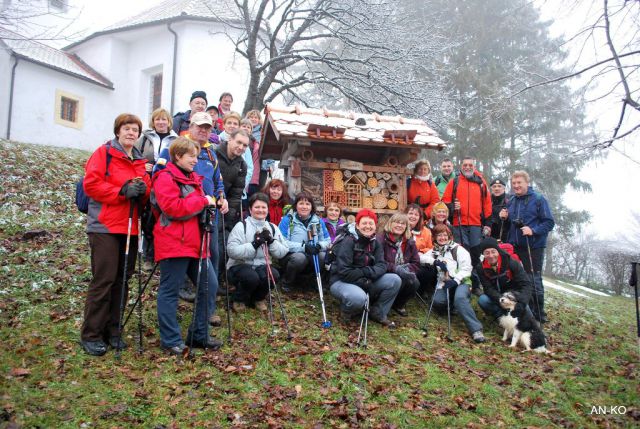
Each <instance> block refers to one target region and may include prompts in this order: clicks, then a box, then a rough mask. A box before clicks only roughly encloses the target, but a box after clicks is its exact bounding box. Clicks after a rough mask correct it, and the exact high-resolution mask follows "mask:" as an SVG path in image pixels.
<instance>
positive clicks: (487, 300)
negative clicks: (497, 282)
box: [478, 293, 533, 319]
mask: <svg viewBox="0 0 640 429" xmlns="http://www.w3.org/2000/svg"><path fill="white" fill-rule="evenodd" d="M478 305H479V306H480V308H482V311H484V312H485V314H487V315H488V316H491V317H493V318H494V319H498V317H500V316H504V315H505V314H507V310H505V309H504V308H502V307H500V304H498V303H497V302H496V301H494V300H493V299H491V297H490V296H489V295H487V294H484V293H483V294H482V295H480V296H479V297H478ZM527 312H528V313H529V314H530V315H531V317H533V313H531V308H529V306H528V305H527Z"/></svg>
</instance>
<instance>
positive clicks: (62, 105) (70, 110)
mask: <svg viewBox="0 0 640 429" xmlns="http://www.w3.org/2000/svg"><path fill="white" fill-rule="evenodd" d="M83 104H84V97H81V96H79V95H75V94H71V93H68V92H66V91H62V90H59V89H57V90H56V105H55V110H54V118H53V119H54V122H55V123H56V124H60V125H64V126H65V127H71V128H77V129H81V128H82V126H83V120H82V116H83V111H84V107H83Z"/></svg>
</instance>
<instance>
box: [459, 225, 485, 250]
mask: <svg viewBox="0 0 640 429" xmlns="http://www.w3.org/2000/svg"><path fill="white" fill-rule="evenodd" d="M452 232H453V240H454V241H455V242H456V243H458V244H460V245H461V246H462V247H464V248H465V249H467V250H468V251H471V248H472V247H475V246H477V245H478V244H480V241H482V227H481V226H468V225H462V226H454V227H453V231H452Z"/></svg>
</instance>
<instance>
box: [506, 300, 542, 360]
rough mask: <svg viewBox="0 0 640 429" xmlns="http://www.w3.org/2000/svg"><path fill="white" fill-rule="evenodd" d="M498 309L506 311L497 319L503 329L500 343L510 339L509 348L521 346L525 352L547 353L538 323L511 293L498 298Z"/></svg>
mask: <svg viewBox="0 0 640 429" xmlns="http://www.w3.org/2000/svg"><path fill="white" fill-rule="evenodd" d="M500 307H502V308H503V309H505V310H507V314H506V315H504V316H500V318H499V319H498V322H499V323H500V326H502V327H503V328H504V335H503V336H502V341H507V340H508V339H509V338H511V345H510V346H509V347H514V348H515V347H516V346H517V345H518V344H521V345H522V346H523V347H524V348H525V349H526V350H533V351H534V352H538V353H548V352H547V348H546V344H547V343H546V338H545V336H544V332H542V329H541V328H540V323H538V321H537V320H536V319H534V317H533V315H532V314H531V313H529V312H528V311H527V307H526V305H525V304H523V303H521V302H518V301H516V297H515V295H514V294H513V293H511V292H505V293H503V294H502V296H501V297H500Z"/></svg>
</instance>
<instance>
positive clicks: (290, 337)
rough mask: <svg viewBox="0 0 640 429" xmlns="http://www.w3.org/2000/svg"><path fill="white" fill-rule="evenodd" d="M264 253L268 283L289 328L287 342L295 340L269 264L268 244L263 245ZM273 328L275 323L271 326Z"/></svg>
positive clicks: (286, 326) (285, 324)
mask: <svg viewBox="0 0 640 429" xmlns="http://www.w3.org/2000/svg"><path fill="white" fill-rule="evenodd" d="M262 252H263V253H264V260H265V263H266V265H267V281H270V282H271V284H273V290H274V291H275V295H276V300H277V301H278V305H279V306H280V314H281V315H282V320H283V321H284V326H285V328H287V341H291V340H292V339H293V335H291V329H290V328H289V321H288V320H287V315H286V314H285V313H284V305H282V299H280V292H278V286H277V285H276V279H275V277H274V276H273V271H271V264H270V263H269V247H268V245H267V243H264V244H263V245H262ZM269 291H271V286H269ZM271 326H272V327H273V323H272V324H271Z"/></svg>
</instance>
